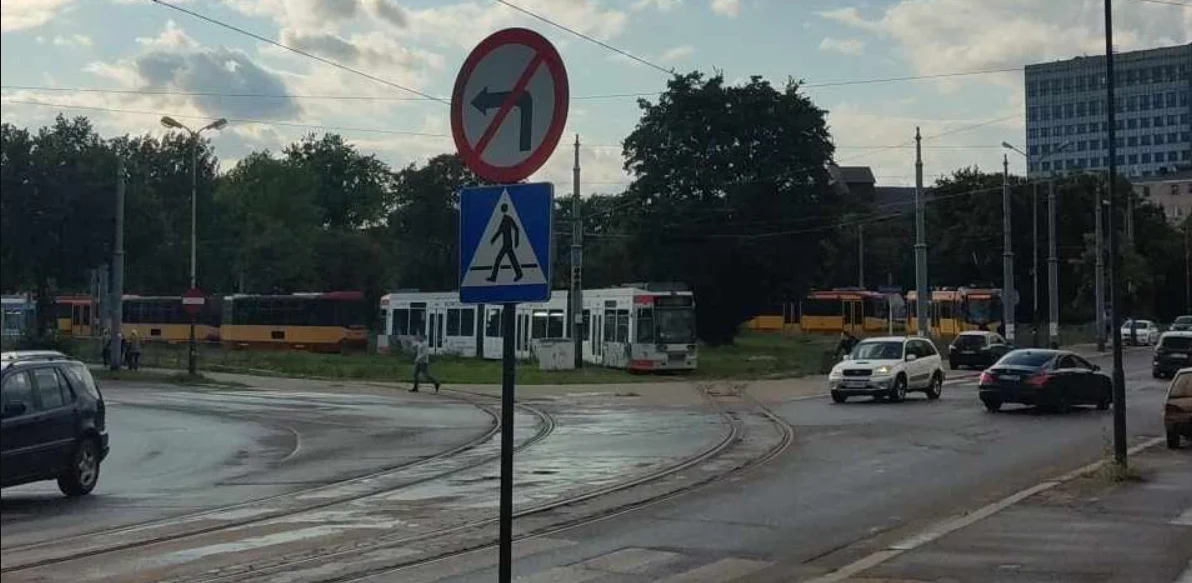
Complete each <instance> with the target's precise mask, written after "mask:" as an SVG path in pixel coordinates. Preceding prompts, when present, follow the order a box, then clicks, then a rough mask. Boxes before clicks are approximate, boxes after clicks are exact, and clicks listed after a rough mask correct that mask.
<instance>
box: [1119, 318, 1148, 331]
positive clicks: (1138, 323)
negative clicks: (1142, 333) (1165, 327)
mask: <svg viewBox="0 0 1192 583" xmlns="http://www.w3.org/2000/svg"><path fill="white" fill-rule="evenodd" d="M1132 327H1133V328H1137V329H1139V330H1143V329H1146V328H1150V327H1151V321H1150V320H1131V321H1128V322H1126V323H1125V324H1122V329H1124V330H1129V329H1130V328H1132Z"/></svg>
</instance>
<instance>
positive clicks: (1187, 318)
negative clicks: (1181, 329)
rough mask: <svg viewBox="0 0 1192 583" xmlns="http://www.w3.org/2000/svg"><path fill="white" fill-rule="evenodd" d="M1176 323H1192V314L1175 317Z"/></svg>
mask: <svg viewBox="0 0 1192 583" xmlns="http://www.w3.org/2000/svg"><path fill="white" fill-rule="evenodd" d="M1175 323H1176V324H1192V316H1180V317H1178V318H1176V319H1175Z"/></svg>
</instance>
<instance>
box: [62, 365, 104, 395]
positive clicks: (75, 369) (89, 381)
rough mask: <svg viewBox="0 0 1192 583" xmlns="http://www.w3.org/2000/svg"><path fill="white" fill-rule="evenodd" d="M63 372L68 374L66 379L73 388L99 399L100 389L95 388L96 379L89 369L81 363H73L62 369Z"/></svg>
mask: <svg viewBox="0 0 1192 583" xmlns="http://www.w3.org/2000/svg"><path fill="white" fill-rule="evenodd" d="M62 372H64V373H66V378H67V379H69V380H70V384H71V386H73V387H74V388H75V389H76V390H82V391H86V392H87V394H88V395H91V398H92V399H99V398H100V397H99V389H98V388H97V387H96V386H95V378H94V377H92V376H91V371H89V370H87V367H86V366H84V365H82V364H79V363H71V364H67V365H66V366H63V367H62Z"/></svg>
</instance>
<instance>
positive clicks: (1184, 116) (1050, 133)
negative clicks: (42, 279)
mask: <svg viewBox="0 0 1192 583" xmlns="http://www.w3.org/2000/svg"><path fill="white" fill-rule="evenodd" d="M1024 77H1025V79H1024V81H1025V83H1024V89H1025V91H1026V145H1027V152H1029V153H1031V154H1032V155H1031V158H1032V159H1031V160H1030V161H1029V164H1028V172H1029V174H1030V175H1031V176H1040V175H1047V174H1049V173H1051V172H1081V171H1089V170H1094V171H1095V170H1104V169H1106V168H1107V166H1108V163H1109V151H1108V146H1109V140H1108V133H1107V130H1108V127H1106V122H1105V113H1106V109H1105V108H1106V107H1107V104H1106V103H1105V57H1103V56H1100V57H1077V58H1075V59H1070V60H1067V61H1058V62H1054V63H1042V64H1037V65H1028V66H1027V67H1026V69H1025V72H1024ZM1114 77H1115V87H1114V88H1115V100H1116V101H1117V103H1116V104H1114V106H1115V107H1116V108H1117V110H1116V115H1117V121H1116V128H1115V132H1116V134H1115V135H1116V138H1117V144H1116V148H1117V152H1116V153H1117V163H1118V172H1119V173H1121V174H1122V175H1123V176H1127V177H1143V176H1155V175H1158V174H1160V173H1163V172H1170V171H1174V170H1175V169H1176V168H1180V167H1187V166H1190V165H1192V43H1190V44H1187V45H1181V46H1175V47H1164V48H1158V49H1150V50H1145V51H1135V52H1129V53H1119V54H1117V55H1116V56H1115V59H1114ZM1064 142H1071V145H1069V146H1068V147H1067V148H1065V149H1064V150H1063V151H1062V152H1059V153H1055V152H1056V149H1057V148H1058V147H1059V146H1060V145H1061V144H1063V143H1064Z"/></svg>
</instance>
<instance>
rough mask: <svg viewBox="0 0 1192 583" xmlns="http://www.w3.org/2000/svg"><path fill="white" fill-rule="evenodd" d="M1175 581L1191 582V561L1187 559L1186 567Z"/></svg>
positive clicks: (1181, 582)
mask: <svg viewBox="0 0 1192 583" xmlns="http://www.w3.org/2000/svg"><path fill="white" fill-rule="evenodd" d="M1175 583H1192V561H1188V568H1187V569H1184V572H1183V573H1182V574H1180V576H1179V577H1178V578H1176V580H1175Z"/></svg>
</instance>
